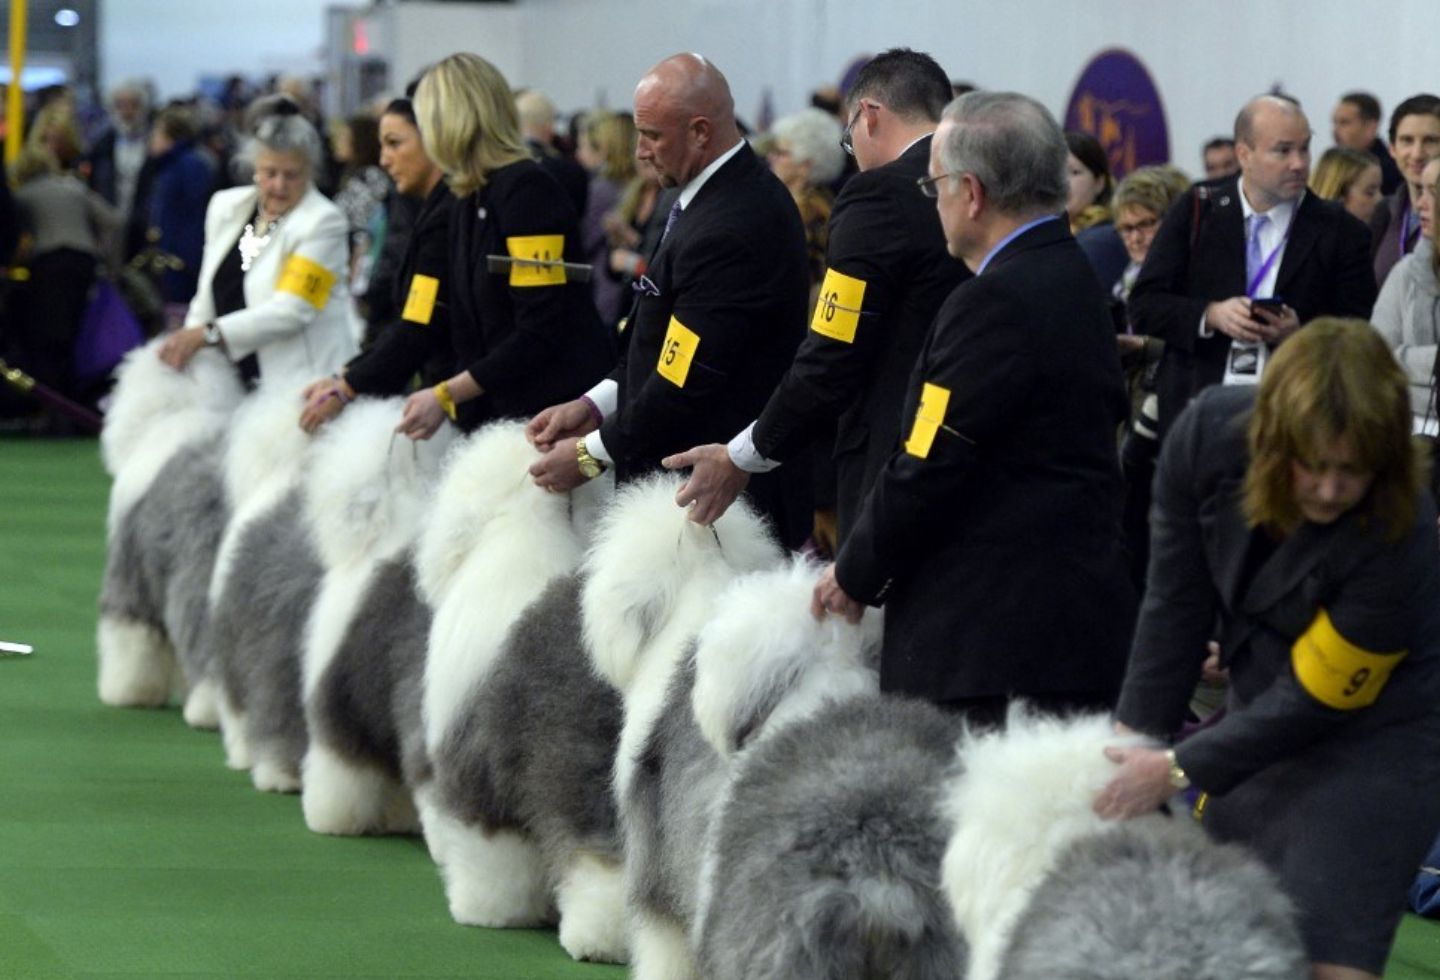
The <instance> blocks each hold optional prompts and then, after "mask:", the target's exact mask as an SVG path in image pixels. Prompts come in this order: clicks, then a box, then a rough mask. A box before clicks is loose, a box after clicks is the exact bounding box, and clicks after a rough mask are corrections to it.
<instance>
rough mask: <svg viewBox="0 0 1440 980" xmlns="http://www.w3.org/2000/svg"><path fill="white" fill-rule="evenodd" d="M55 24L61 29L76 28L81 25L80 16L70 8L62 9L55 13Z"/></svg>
mask: <svg viewBox="0 0 1440 980" xmlns="http://www.w3.org/2000/svg"><path fill="white" fill-rule="evenodd" d="M55 23H57V24H59V25H60V26H61V27H74V26H75V25H76V24H78V23H80V14H79V13H77V12H76V11H74V10H71V9H70V8H69V7H61V8H60V9H59V10H57V11H55Z"/></svg>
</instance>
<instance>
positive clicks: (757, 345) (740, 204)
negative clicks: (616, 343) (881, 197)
mask: <svg viewBox="0 0 1440 980" xmlns="http://www.w3.org/2000/svg"><path fill="white" fill-rule="evenodd" d="M809 281H810V280H809V273H808V269H807V265H806V254H805V232H804V229H803V228H802V227H801V224H800V212H799V210H798V209H797V208H796V207H795V202H794V200H793V199H792V198H791V197H790V192H789V191H787V190H786V189H785V186H784V185H783V184H781V183H780V181H779V180H778V179H776V177H775V176H774V175H773V174H772V173H770V170H769V168H767V167H766V166H765V164H764V163H763V162H761V161H760V159H759V158H758V157H756V155H755V153H754V152H753V151H752V150H751V149H750V148H749V147H748V146H741V148H740V150H739V152H737V153H736V154H735V156H733V157H731V158H730V159H729V160H727V161H726V162H725V164H724V165H723V166H721V167H720V169H719V170H717V171H716V172H715V173H714V174H713V175H712V176H711V177H710V179H709V180H707V181H706V182H705V184H704V186H703V187H701V189H700V192H699V193H698V194H696V195H695V198H694V200H692V201H691V202H690V205H689V206H688V207H687V208H686V209H685V210H684V212H682V213H681V215H680V217H679V218H678V219H677V220H676V222H675V225H674V226H673V227H672V228H671V230H670V234H669V235H668V236H666V237H665V239H664V241H662V242H661V244H660V247H659V249H658V250H657V251H656V253H655V256H654V259H653V260H652V261H651V263H650V267H649V270H648V272H647V275H646V281H645V283H642V285H645V286H647V287H648V288H645V289H642V290H638V291H637V298H636V301H635V305H634V307H633V308H632V310H631V313H630V317H629V326H628V328H627V331H626V333H627V335H628V343H627V344H626V345H625V348H624V353H623V354H622V355H621V360H620V364H619V365H618V366H617V368H616V370H615V372H614V373H613V375H612V377H614V378H615V379H616V380H617V381H618V382H619V385H620V392H619V407H618V409H617V410H616V411H615V412H612V413H611V414H610V416H609V417H608V418H606V419H605V422H604V424H603V425H602V426H601V429H600V437H601V439H602V440H603V441H604V443H605V448H606V450H607V451H608V452H609V453H610V455H611V457H612V458H613V459H614V460H615V472H616V478H617V479H619V480H621V481H624V480H627V479H630V478H632V477H634V476H636V475H639V474H643V473H646V472H650V471H652V470H656V469H659V468H660V460H662V459H663V458H665V457H666V456H668V455H670V454H672V453H678V452H683V451H684V450H686V449H689V448H691V447H692V446H699V445H703V444H706V443H714V442H726V441H727V440H729V439H730V437H731V436H733V435H734V434H735V433H736V432H738V431H740V430H741V429H743V428H744V427H745V426H746V425H748V424H749V423H750V422H751V421H752V420H753V419H754V418H755V417H756V416H757V415H758V414H759V413H760V410H761V409H762V408H764V406H765V402H766V401H767V400H768V399H769V398H770V394H771V392H772V391H774V390H775V385H776V384H777V383H778V382H779V380H780V378H781V376H782V375H783V374H784V373H785V369H786V367H788V366H789V364H790V361H791V360H792V359H793V357H794V355H795V348H796V346H797V345H798V344H799V342H800V338H801V336H802V334H803V332H804V329H805V310H806V305H807V303H808V298H809ZM790 469H793V470H796V472H791V473H787V472H786V468H781V469H780V470H776V471H775V472H774V473H768V474H763V475H762V476H758V477H756V478H755V479H754V480H752V481H751V483H750V487H749V489H748V490H747V493H748V494H749V495H750V496H751V498H752V499H753V500H754V502H755V503H756V505H757V506H758V507H759V508H760V510H761V511H762V512H764V513H765V514H766V515H767V516H769V517H770V518H771V519H772V520H773V521H774V522H775V524H776V530H777V532H778V534H779V536H780V538H781V540H782V541H783V542H784V543H785V544H787V545H798V544H799V543H800V542H802V541H803V540H804V539H805V536H806V535H808V533H809V530H810V523H811V522H810V519H809V495H808V482H809V481H808V477H807V475H806V474H805V473H803V472H800V470H803V468H802V467H792V468H790ZM797 535H798V537H797Z"/></svg>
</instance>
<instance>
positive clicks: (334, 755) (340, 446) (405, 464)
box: [301, 398, 456, 834]
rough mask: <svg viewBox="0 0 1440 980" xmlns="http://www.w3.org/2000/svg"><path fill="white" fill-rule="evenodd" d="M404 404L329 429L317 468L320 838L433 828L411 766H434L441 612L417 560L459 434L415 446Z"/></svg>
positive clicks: (311, 651)
mask: <svg viewBox="0 0 1440 980" xmlns="http://www.w3.org/2000/svg"><path fill="white" fill-rule="evenodd" d="M403 406H404V400H403V399H400V398H388V399H370V398H362V399H360V400H358V401H356V402H355V403H354V404H353V405H351V406H350V407H349V408H347V409H346V410H345V412H344V413H343V414H342V415H341V416H340V417H339V418H337V419H335V420H334V421H333V422H331V423H329V424H328V425H326V426H325V428H324V429H323V430H322V431H321V434H320V435H319V436H318V437H317V439H316V443H315V446H314V448H313V449H312V451H311V456H310V459H309V462H308V465H307V467H306V478H305V481H304V486H305V521H306V525H307V526H308V528H309V529H310V533H311V536H312V538H313V540H314V542H315V547H316V552H317V554H318V556H319V558H320V564H321V566H322V567H323V568H324V577H323V579H322V580H321V584H320V590H319V593H318V594H317V596H316V599H315V605H314V608H313V609H312V611H311V615H310V621H309V624H308V627H307V630H306V637H305V645H304V651H303V656H302V665H301V680H302V695H303V698H304V703H305V720H306V726H307V730H308V734H309V745H308V748H307V750H306V753H305V759H304V763H303V765H302V778H301V783H302V785H301V804H302V809H303V810H304V814H305V823H306V825H307V826H308V827H309V828H310V829H311V830H314V831H316V832H318V833H326V834H365V833H403V832H415V831H418V830H419V821H418V818H417V817H416V814H415V808H414V803H413V801H412V800H411V795H410V791H409V789H408V788H407V784H406V782H405V780H404V776H403V769H404V766H403V765H402V760H403V757H404V756H406V755H408V756H409V757H410V759H411V760H412V770H413V768H414V761H415V760H416V759H417V758H423V752H422V753H421V754H420V756H419V757H417V756H416V752H415V749H416V748H417V747H418V746H417V745H416V744H407V740H409V743H421V742H422V740H421V738H420V724H419V721H420V714H419V697H418V696H419V690H420V684H419V681H420V677H421V673H422V671H423V664H424V656H423V655H424V650H425V638H426V634H427V633H428V632H429V611H428V609H426V608H425V606H424V605H423V603H421V602H420V601H419V596H418V595H417V594H416V592H415V588H414V577H413V574H412V572H411V570H410V569H409V568H408V567H407V560H408V556H409V552H410V550H411V548H412V547H413V546H414V544H415V541H416V540H417V538H418V537H419V532H420V525H421V522H422V521H423V519H424V517H425V513H426V509H427V508H428V507H429V506H430V505H431V501H432V499H433V493H434V489H435V482H436V480H437V479H438V476H439V472H440V465H441V460H442V458H443V456H444V454H445V452H446V451H447V450H448V449H449V448H450V446H451V444H452V442H453V441H454V440H455V433H456V430H455V428H454V427H453V426H449V425H446V426H442V427H441V428H440V430H439V431H438V432H436V433H435V435H434V436H433V437H431V438H430V439H428V440H424V441H421V442H412V441H411V440H409V439H406V438H404V437H403V436H399V435H397V434H396V432H395V424H396V422H397V420H398V419H399V418H400V415H401V411H402V408H403ZM392 621H393V622H392ZM402 745H403V746H406V748H408V750H409V751H408V752H407V751H406V748H402Z"/></svg>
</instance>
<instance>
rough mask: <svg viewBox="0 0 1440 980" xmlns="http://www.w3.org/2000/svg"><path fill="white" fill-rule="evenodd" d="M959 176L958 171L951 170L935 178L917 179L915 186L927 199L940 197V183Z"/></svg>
mask: <svg viewBox="0 0 1440 980" xmlns="http://www.w3.org/2000/svg"><path fill="white" fill-rule="evenodd" d="M958 176H959V172H958V171H954V170H951V171H948V172H946V173H943V174H937V175H936V176H934V177H917V178H916V179H915V186H916V187H918V188H920V193H921V194H924V195H925V196H926V197H939V196H940V186H939V185H940V181H942V180H944V179H945V178H946V177H958Z"/></svg>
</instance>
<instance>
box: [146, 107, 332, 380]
mask: <svg viewBox="0 0 1440 980" xmlns="http://www.w3.org/2000/svg"><path fill="white" fill-rule="evenodd" d="M248 119H249V121H250V124H251V132H252V135H251V137H250V139H249V141H248V142H247V143H246V145H245V147H244V149H243V150H242V151H241V156H242V157H243V158H244V160H245V162H246V163H247V164H251V165H253V169H254V183H253V184H252V185H251V186H249V187H232V188H229V189H228V190H223V191H220V192H219V193H217V194H215V195H214V196H213V197H211V198H210V204H209V207H208V208H207V209H206V211H205V251H204V256H203V258H202V259H201V262H200V281H199V284H198V286H197V287H196V291H195V298H194V299H193V300H192V301H191V303H190V310H189V312H188V313H187V314H186V318H185V322H186V326H185V327H183V328H181V329H180V330H177V331H175V332H174V333H172V334H171V335H170V336H169V337H167V338H166V339H165V342H164V343H163V344H162V345H161V347H160V358H161V360H163V361H165V363H167V364H169V365H170V366H171V367H173V368H175V369H176V370H177V371H179V370H183V369H184V368H185V366H186V365H187V364H189V363H190V359H191V358H192V357H194V356H195V354H196V352H197V351H199V350H200V348H202V347H206V346H211V347H218V348H219V349H221V350H222V351H224V352H225V354H226V356H228V357H229V358H230V359H231V360H232V361H234V362H235V363H236V365H237V367H238V368H239V370H240V372H241V374H242V375H243V376H244V377H245V378H246V379H248V380H254V379H255V378H257V377H260V376H262V375H264V376H272V377H273V376H290V377H292V378H295V379H296V380H303V379H304V378H306V377H314V376H315V375H316V374H317V373H320V372H323V371H332V370H334V369H335V368H337V367H339V366H340V365H341V364H343V363H344V362H345V360H346V358H348V357H350V356H351V355H353V354H354V353H355V340H354V335H353V333H352V332H351V328H350V291H349V289H348V288H347V286H346V280H347V276H346V273H347V271H348V270H347V258H348V254H347V253H348V247H347V243H346V237H345V218H344V216H342V215H341V214H340V211H339V209H338V208H336V207H335V205H334V204H332V203H330V202H329V201H328V200H326V199H325V196H324V195H323V194H321V193H320V191H319V190H317V189H316V187H315V183H314V179H313V178H314V174H315V171H316V168H317V167H318V166H319V165H320V160H321V152H322V151H321V144H320V134H319V133H317V132H316V131H315V127H314V126H312V125H310V123H309V121H308V120H306V119H305V117H304V116H302V115H300V110H299V108H298V107H297V106H296V105H295V103H294V102H291V101H290V100H289V99H288V98H286V97H284V96H272V97H270V98H268V99H262V100H261V101H260V102H257V103H256V104H255V105H254V106H252V107H251V109H250V111H249V113H248Z"/></svg>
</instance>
